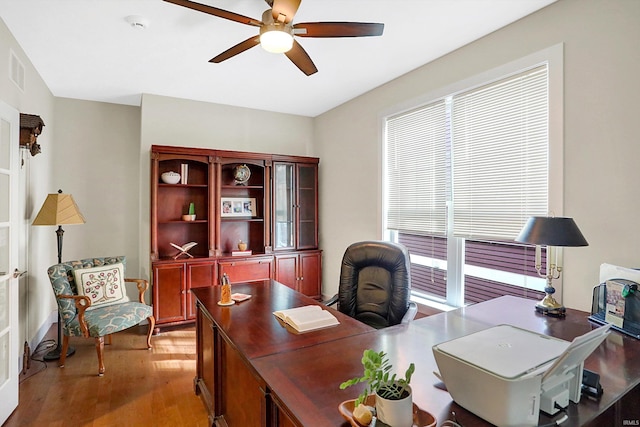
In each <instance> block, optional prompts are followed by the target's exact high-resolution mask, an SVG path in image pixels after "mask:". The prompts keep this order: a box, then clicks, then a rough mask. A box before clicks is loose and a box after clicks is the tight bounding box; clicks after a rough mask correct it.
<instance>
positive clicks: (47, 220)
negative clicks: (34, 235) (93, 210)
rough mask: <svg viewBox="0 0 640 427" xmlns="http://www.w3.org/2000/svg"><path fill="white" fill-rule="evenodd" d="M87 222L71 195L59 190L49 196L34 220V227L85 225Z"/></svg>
mask: <svg viewBox="0 0 640 427" xmlns="http://www.w3.org/2000/svg"><path fill="white" fill-rule="evenodd" d="M84 223H85V220H84V217H83V216H82V214H81V213H80V209H78V205H76V202H75V201H74V200H73V196H72V195H71V194H63V193H62V190H58V192H57V193H55V194H49V195H48V196H47V198H46V200H45V201H44V203H43V204H42V207H41V208H40V212H38V215H37V216H36V219H35V220H33V225H61V224H84Z"/></svg>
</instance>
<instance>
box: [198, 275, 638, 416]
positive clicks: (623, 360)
mask: <svg viewBox="0 0 640 427" xmlns="http://www.w3.org/2000/svg"><path fill="white" fill-rule="evenodd" d="M279 289H280V287H278V286H275V285H274V284H271V286H270V292H271V293H265V294H264V296H265V297H266V296H268V295H271V296H273V297H274V298H278V300H279V297H278V295H277V294H278V293H279ZM234 292H235V290H234ZM240 292H242V291H240ZM196 296H198V295H196ZM214 298H215V297H214ZM287 298H289V297H287ZM291 298H294V297H291ZM199 301H200V299H199ZM215 301H217V300H215ZM211 302H212V301H210V303H211ZM292 302H293V305H291V306H296V305H298V302H302V301H300V300H297V299H296V298H294V299H293V300H292ZM281 303H282V304H287V302H281ZM535 303H536V302H535V301H531V300H525V299H521V298H514V297H502V298H498V299H496V300H492V301H488V302H485V303H481V304H476V305H474V306H470V307H467V308H463V309H459V310H455V311H452V312H448V313H442V314H438V315H434V316H430V317H426V318H422V319H419V320H416V321H414V322H412V323H411V324H409V325H398V326H394V327H391V328H386V329H382V330H378V331H371V330H369V331H367V330H364V331H363V330H358V329H357V328H355V327H354V326H353V325H352V324H351V323H346V320H347V319H345V323H344V324H343V325H341V327H342V326H344V329H343V330H337V329H335V330H334V329H328V330H325V331H318V332H317V333H318V334H319V335H320V332H322V334H323V337H320V336H318V337H314V338H312V337H311V336H309V337H307V338H305V337H304V336H303V337H301V336H295V335H294V336H291V337H290V338H291V340H289V339H287V338H286V337H281V336H279V335H277V334H276V335H275V336H277V337H278V339H280V340H282V342H283V343H284V344H283V345H284V347H283V348H282V351H280V350H278V348H277V344H274V343H270V342H268V337H264V338H265V340H264V343H265V345H266V346H267V347H268V348H269V350H268V351H263V352H260V351H257V350H254V351H253V352H252V353H251V355H253V356H252V357H250V358H246V359H245V364H246V366H247V369H248V370H249V371H250V372H251V375H252V377H253V381H254V382H253V384H254V386H255V385H258V384H259V387H260V390H261V395H260V396H253V397H252V398H250V399H249V401H251V399H256V401H259V403H260V405H261V406H257V405H255V404H251V405H248V406H246V407H245V409H246V411H249V412H251V411H257V412H256V413H257V414H259V417H258V418H259V419H257V418H255V419H252V420H247V419H245V420H243V421H244V422H245V423H244V424H243V423H236V420H233V422H231V421H232V420H231V418H229V417H226V413H225V412H224V410H225V409H224V408H222V409H221V411H222V412H217V414H221V415H225V417H222V418H224V421H225V422H228V424H229V425H243V426H249V425H256V426H257V425H266V426H271V425H274V426H313V427H315V426H347V425H348V424H347V423H346V422H345V421H344V419H343V418H342V417H341V416H340V414H339V413H338V410H337V407H338V405H339V404H340V402H342V401H344V400H348V399H352V398H354V397H355V396H357V394H358V393H359V392H360V391H361V390H362V385H359V386H353V387H350V388H349V389H347V390H340V389H339V384H340V383H341V382H342V381H344V380H346V379H349V378H352V377H354V376H358V375H360V374H361V372H362V367H361V365H360V359H361V356H362V351H363V350H364V349H367V348H372V349H375V350H384V351H385V352H387V353H388V354H389V356H390V359H391V361H392V363H393V364H394V367H396V368H397V369H398V370H399V371H403V370H404V369H406V367H407V366H408V364H409V363H410V362H414V363H415V364H416V372H415V374H414V377H413V379H412V389H413V392H414V402H415V403H416V404H417V405H419V406H420V407H421V408H423V409H424V410H427V411H429V412H431V413H433V414H434V415H435V416H436V417H437V419H438V425H440V424H441V423H442V422H443V421H444V420H446V419H452V418H453V417H452V416H451V413H452V412H455V414H456V418H457V420H458V421H459V422H460V423H461V424H462V425H464V426H465V427H469V426H486V425H489V424H488V423H486V422H485V421H483V420H482V419H480V418H478V417H477V416H475V415H474V414H472V413H470V412H468V411H466V410H465V409H463V408H461V407H459V406H458V405H457V404H456V403H455V402H453V401H452V399H451V396H450V395H449V394H448V393H447V392H446V391H443V390H442V389H440V388H439V387H440V386H441V384H440V383H439V381H438V379H437V378H436V377H435V376H434V375H433V371H436V370H437V365H436V363H435V360H434V358H433V353H432V350H431V347H432V346H433V345H435V344H437V343H440V342H443V341H446V340H450V339H454V338H457V337H460V336H463V335H467V334H469V333H473V332H477V331H480V330H483V329H486V328H488V327H491V326H494V325H498V324H503V323H508V324H512V325H515V326H519V327H522V328H525V329H529V330H532V331H536V332H540V333H544V334H548V335H552V336H556V337H559V338H563V339H566V340H571V339H573V338H574V337H575V336H578V335H581V334H583V333H585V332H587V331H589V330H591V329H592V328H594V327H596V326H595V325H592V324H590V323H589V322H588V321H587V313H584V312H580V311H576V310H567V316H566V318H564V319H556V318H551V317H545V316H542V315H540V314H537V313H535V310H534V305H535ZM264 304H265V305H264V307H265V309H266V307H268V306H269V305H268V304H267V303H264ZM207 306H208V304H201V305H200V309H201V310H206V309H207ZM288 307H289V306H286V305H285V306H281V307H278V308H288ZM212 309H213V310H214V312H215V311H219V310H218V309H216V308H215V307H212ZM274 309H275V308H274ZM271 311H273V310H270V311H268V313H267V311H265V312H264V313H262V314H259V313H256V316H257V317H258V318H259V321H257V323H264V322H266V321H267V320H266V319H265V317H268V316H271V317H273V316H272V314H271ZM219 315H220V313H218V314H215V315H214V316H213V317H218V316H219ZM240 318H241V316H237V317H234V319H240ZM245 320H247V321H248V322H250V323H246V324H243V325H242V326H241V327H243V328H245V327H246V325H247V324H250V325H251V328H254V325H253V323H252V322H253V321H254V320H253V318H251V319H250V318H246V319H245ZM271 320H273V319H271ZM340 321H341V322H343V318H340ZM219 325H220V326H219V329H221V330H222V331H221V335H225V334H224V332H225V331H226V329H227V328H233V327H235V326H237V325H230V324H228V325H227V326H225V324H219ZM255 327H257V328H259V330H261V328H263V327H262V326H260V325H256V326H255ZM278 327H279V325H278ZM269 328H271V327H268V328H267V329H269ZM276 330H277V328H276ZM334 331H335V333H334ZM324 333H329V334H331V335H332V339H329V338H328V337H326V336H324ZM345 334H346V335H345ZM199 335H200V332H199ZM232 335H233V336H231V337H227V338H226V339H228V340H229V341H230V343H231V344H232V343H233V340H234V339H235V338H236V337H237V338H239V339H240V338H241V337H240V335H239V334H232ZM290 335H291V334H290ZM340 335H341V337H340ZM225 336H226V335H225ZM298 340H302V341H298ZM313 341H315V343H313V344H312V342H313ZM198 342H199V350H198V352H199V353H200V351H201V350H202V348H201V347H200V338H199V339H198ZM256 344H257V343H256ZM298 344H301V346H300V347H297V348H296V346H297V345H298ZM243 347H246V346H245V345H244V344H243V342H242V341H241V342H239V344H238V345H237V346H235V348H234V349H233V351H234V352H236V353H238V357H246V356H243V355H241V353H242V351H243ZM229 349H230V350H231V348H230V347H229ZM227 356H228V355H227ZM638 357H640V342H639V341H638V340H635V339H633V338H630V337H627V336H623V335H621V334H618V333H616V332H612V333H611V334H610V335H609V337H608V338H607V340H606V341H605V343H604V344H603V345H601V346H600V347H599V348H598V349H597V350H596V351H595V352H594V353H593V354H592V355H591V356H590V357H589V358H588V359H587V361H586V363H585V367H586V368H587V369H591V370H593V371H596V372H599V373H600V374H601V383H602V385H603V387H604V395H603V396H602V398H601V400H600V401H598V402H595V401H591V400H588V399H585V398H583V399H582V400H581V402H580V404H578V405H575V404H571V405H570V407H569V410H568V414H569V416H570V418H569V421H568V422H567V423H565V424H563V426H579V425H592V426H601V425H611V426H614V425H615V426H618V425H623V421H625V420H627V421H630V422H632V423H633V422H636V420H638V419H640V411H639V410H638V409H637V405H636V404H635V402H630V404H629V405H626V404H625V399H627V398H625V396H626V395H629V394H630V393H629V392H632V393H635V394H637V390H638V387H637V386H638V384H639V383H640V363H638V362H637V360H638ZM203 362H205V361H204V360H202V359H201V357H200V356H199V357H198V363H199V367H198V372H199V375H200V372H201V367H200V364H201V363H203ZM219 364H220V363H218V365H219ZM222 366H225V367H226V369H229V365H224V364H223V365H222ZM222 366H220V367H219V368H218V369H219V370H225V368H223V367H222ZM231 369H235V368H234V367H233V366H232V367H231ZM228 380H234V381H243V382H244V380H240V378H238V377H237V376H235V377H234V376H231V377H229V378H228ZM246 388H247V387H245V388H243V389H246ZM223 389H224V390H225V391H226V392H229V386H228V384H227V385H224V386H223V387H222V388H220V390H219V393H223V392H224V391H223ZM489 392H490V391H489ZM627 400H631V399H627ZM205 403H206V402H205ZM245 403H246V402H245ZM254 403H255V402H254ZM248 421H252V422H251V423H249V422H248ZM550 421H552V419H551V418H550V417H546V416H544V415H542V416H541V418H540V423H541V424H544V423H547V422H550ZM220 424H222V425H226V424H224V423H222V422H221V423H220ZM626 425H635V424H628V423H627V424H626Z"/></svg>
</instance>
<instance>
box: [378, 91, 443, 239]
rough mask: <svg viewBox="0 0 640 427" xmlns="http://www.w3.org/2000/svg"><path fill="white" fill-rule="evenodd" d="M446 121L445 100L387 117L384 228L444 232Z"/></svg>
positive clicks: (414, 231) (420, 232)
mask: <svg viewBox="0 0 640 427" xmlns="http://www.w3.org/2000/svg"><path fill="white" fill-rule="evenodd" d="M448 122H449V121H448V119H447V111H446V104H445V102H444V101H438V102H435V103H433V104H429V105H426V106H424V107H420V108H418V109H415V110H412V111H409V112H405V113H402V114H401V115H397V116H394V117H390V118H388V119H387V122H386V138H385V140H386V162H385V164H386V168H387V170H386V177H387V179H386V185H387V188H386V191H385V194H386V195H387V199H386V203H387V212H386V213H387V215H386V221H387V229H389V230H398V231H401V232H408V233H415V234H436V235H444V234H446V220H447V212H446V203H447V188H448V186H447V168H448V166H449V162H448V160H447V141H448V138H449V137H448V129H447V128H448Z"/></svg>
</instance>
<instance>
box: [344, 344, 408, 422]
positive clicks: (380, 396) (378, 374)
mask: <svg viewBox="0 0 640 427" xmlns="http://www.w3.org/2000/svg"><path fill="white" fill-rule="evenodd" d="M362 367H363V368H364V372H363V374H362V376H360V377H356V378H352V379H350V380H348V381H345V382H343V383H342V384H340V389H341V390H344V389H345V388H347V387H350V386H352V385H354V384H358V383H362V382H366V386H365V388H364V390H363V391H362V393H360V395H359V396H358V398H357V399H356V400H355V403H354V416H356V410H358V411H357V412H359V413H362V410H363V409H362V407H363V406H364V403H365V402H366V400H367V397H368V396H369V395H371V394H373V395H375V409H376V415H377V417H378V419H379V420H380V421H382V422H384V423H386V424H388V425H390V426H394V427H411V426H412V425H413V401H412V398H411V387H410V386H409V383H410V382H411V376H412V375H413V372H414V371H415V365H414V364H413V363H411V364H410V365H409V368H407V370H406V372H405V374H404V378H401V377H398V376H397V374H395V373H393V374H392V373H391V370H392V369H393V366H392V365H391V362H390V361H389V359H388V357H387V354H386V353H385V352H384V351H379V352H375V351H373V350H371V349H367V350H365V351H364V352H363V353H362ZM360 405H363V406H360ZM366 418H367V417H365V419H366ZM369 420H370V418H369ZM358 421H360V420H358ZM365 424H368V422H366V423H365Z"/></svg>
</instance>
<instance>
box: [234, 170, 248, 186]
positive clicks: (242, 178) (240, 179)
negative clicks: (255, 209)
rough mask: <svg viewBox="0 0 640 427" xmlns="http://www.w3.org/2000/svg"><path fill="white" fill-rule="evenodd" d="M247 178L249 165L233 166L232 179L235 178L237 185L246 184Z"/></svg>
mask: <svg viewBox="0 0 640 427" xmlns="http://www.w3.org/2000/svg"><path fill="white" fill-rule="evenodd" d="M249 178H251V170H250V169H249V166H247V165H238V166H236V167H235V168H233V179H235V181H236V184H237V185H247V182H248V181H249Z"/></svg>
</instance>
